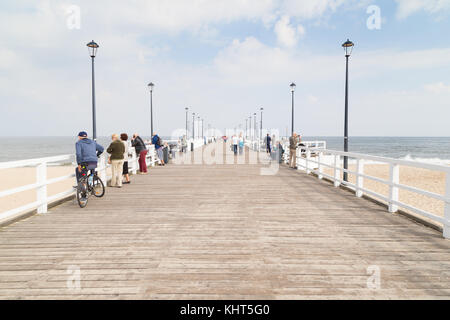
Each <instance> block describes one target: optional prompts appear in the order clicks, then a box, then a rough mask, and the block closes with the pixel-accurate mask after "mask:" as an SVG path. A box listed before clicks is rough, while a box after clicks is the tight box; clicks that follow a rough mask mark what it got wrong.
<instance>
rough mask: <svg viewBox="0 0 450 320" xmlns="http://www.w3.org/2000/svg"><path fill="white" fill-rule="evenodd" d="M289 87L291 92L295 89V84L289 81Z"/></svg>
mask: <svg viewBox="0 0 450 320" xmlns="http://www.w3.org/2000/svg"><path fill="white" fill-rule="evenodd" d="M289 86H290V87H291V92H294V91H295V87H296V86H297V85H296V84H295V83H293V82H292V83H291V84H290V85H289Z"/></svg>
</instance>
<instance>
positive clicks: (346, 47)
mask: <svg viewBox="0 0 450 320" xmlns="http://www.w3.org/2000/svg"><path fill="white" fill-rule="evenodd" d="M354 46H355V44H354V43H353V42H351V41H350V40H348V39H347V41H346V42H344V43H343V44H342V47H343V48H344V50H345V60H346V64H345V123H344V152H348V58H350V55H351V54H352V51H353V47H354ZM344 170H348V157H347V156H344ZM344 181H346V182H347V181H348V172H347V171H344Z"/></svg>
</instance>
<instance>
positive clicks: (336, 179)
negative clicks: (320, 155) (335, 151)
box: [334, 155, 341, 188]
mask: <svg viewBox="0 0 450 320" xmlns="http://www.w3.org/2000/svg"><path fill="white" fill-rule="evenodd" d="M340 165H341V156H340V155H334V186H335V187H336V188H337V187H339V186H340V185H341V181H340V180H341V177H340V175H341V173H340V169H338V166H340Z"/></svg>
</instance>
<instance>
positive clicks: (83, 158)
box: [75, 131, 104, 182]
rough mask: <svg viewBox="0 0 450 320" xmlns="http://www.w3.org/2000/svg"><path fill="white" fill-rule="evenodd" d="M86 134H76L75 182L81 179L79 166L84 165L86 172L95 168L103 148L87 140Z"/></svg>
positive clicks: (83, 132) (82, 132)
mask: <svg viewBox="0 0 450 320" xmlns="http://www.w3.org/2000/svg"><path fill="white" fill-rule="evenodd" d="M87 136H88V135H87V133H86V132H85V131H81V132H80V133H78V141H77V143H76V144H75V150H76V157H77V164H78V167H77V168H76V169H75V174H76V177H77V182H79V181H80V179H81V165H82V164H84V165H86V168H87V170H95V168H97V162H98V157H99V156H100V155H101V154H102V153H103V151H104V148H103V147H102V146H101V145H99V144H98V143H97V142H95V141H94V140H91V139H88V137H87Z"/></svg>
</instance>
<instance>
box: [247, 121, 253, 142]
mask: <svg viewBox="0 0 450 320" xmlns="http://www.w3.org/2000/svg"><path fill="white" fill-rule="evenodd" d="M248 138H249V139H252V140H253V131H252V115H250V117H248Z"/></svg>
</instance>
